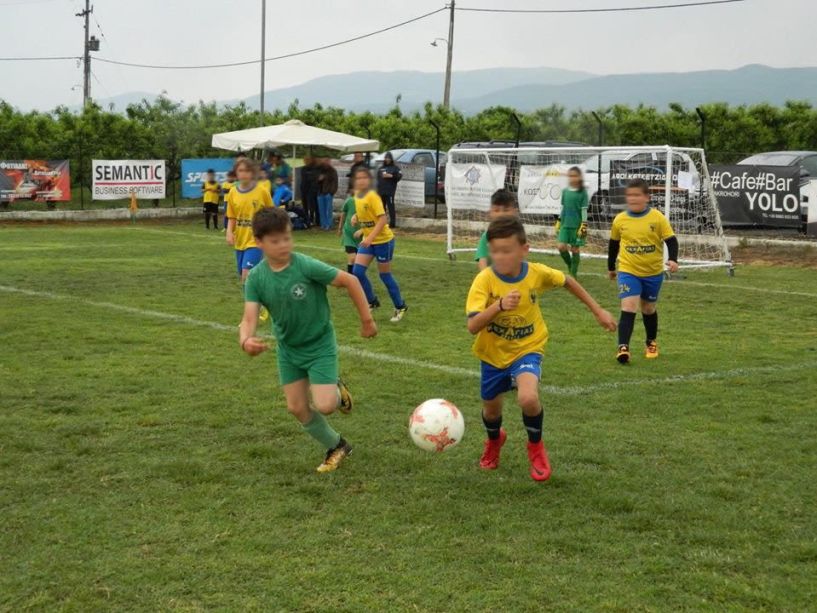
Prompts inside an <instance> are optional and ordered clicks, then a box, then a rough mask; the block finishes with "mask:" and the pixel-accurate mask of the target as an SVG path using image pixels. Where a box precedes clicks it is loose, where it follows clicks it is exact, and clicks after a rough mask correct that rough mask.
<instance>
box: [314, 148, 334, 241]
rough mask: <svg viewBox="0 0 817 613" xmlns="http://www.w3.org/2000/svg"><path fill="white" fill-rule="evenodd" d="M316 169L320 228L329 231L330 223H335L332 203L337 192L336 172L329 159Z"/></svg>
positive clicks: (323, 160)
mask: <svg viewBox="0 0 817 613" xmlns="http://www.w3.org/2000/svg"><path fill="white" fill-rule="evenodd" d="M318 169H319V171H318V211H319V213H320V221H321V228H323V229H324V230H331V229H332V223H333V222H334V221H335V216H334V214H333V211H332V202H333V201H334V198H335V192H337V191H338V171H337V170H335V167H334V166H332V162H331V161H330V160H329V158H323V159H322V160H321V163H320V166H319V167H318Z"/></svg>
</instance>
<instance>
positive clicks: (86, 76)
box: [76, 0, 99, 108]
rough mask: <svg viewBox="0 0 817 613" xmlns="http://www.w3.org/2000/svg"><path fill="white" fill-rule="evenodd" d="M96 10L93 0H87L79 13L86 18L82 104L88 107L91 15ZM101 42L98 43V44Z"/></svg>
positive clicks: (89, 96) (78, 15) (89, 93)
mask: <svg viewBox="0 0 817 613" xmlns="http://www.w3.org/2000/svg"><path fill="white" fill-rule="evenodd" d="M93 12H94V9H93V7H92V6H91V0H85V10H84V11H82V12H81V13H77V14H76V15H77V17H84V18H85V47H84V53H83V54H82V106H83V108H85V107H87V106H88V104H90V102H91V41H90V37H89V28H90V17H91V13H93ZM98 44H99V43H97V45H98Z"/></svg>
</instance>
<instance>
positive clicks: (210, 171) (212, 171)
mask: <svg viewBox="0 0 817 613" xmlns="http://www.w3.org/2000/svg"><path fill="white" fill-rule="evenodd" d="M207 174H208V175H214V174H216V171H215V170H213V169H212V168H208V169H207Z"/></svg>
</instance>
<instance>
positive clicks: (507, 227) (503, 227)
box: [488, 215, 528, 245]
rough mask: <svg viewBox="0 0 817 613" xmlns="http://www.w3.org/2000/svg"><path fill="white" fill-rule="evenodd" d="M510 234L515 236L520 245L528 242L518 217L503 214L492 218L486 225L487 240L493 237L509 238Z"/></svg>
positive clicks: (489, 240)
mask: <svg viewBox="0 0 817 613" xmlns="http://www.w3.org/2000/svg"><path fill="white" fill-rule="evenodd" d="M512 236H515V237H516V238H517V240H519V243H520V244H522V245H524V244H526V243H527V242H528V235H527V234H526V233H525V226H524V225H522V222H521V221H520V220H519V218H518V217H513V216H510V215H503V216H502V217H500V218H498V219H494V220H493V221H492V222H491V223H490V224H489V225H488V242H491V241H492V240H494V239H495V238H510V237H512Z"/></svg>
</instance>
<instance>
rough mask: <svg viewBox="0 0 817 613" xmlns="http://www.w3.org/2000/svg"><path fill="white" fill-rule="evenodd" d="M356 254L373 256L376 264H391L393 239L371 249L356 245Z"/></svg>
mask: <svg viewBox="0 0 817 613" xmlns="http://www.w3.org/2000/svg"><path fill="white" fill-rule="evenodd" d="M357 252H358V253H359V254H361V255H373V256H374V257H375V259H376V260H377V261H378V262H391V261H392V259H393V258H394V239H391V240H390V241H389V242H388V243H381V244H379V245H372V246H371V247H364V246H363V245H358V248H357Z"/></svg>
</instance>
